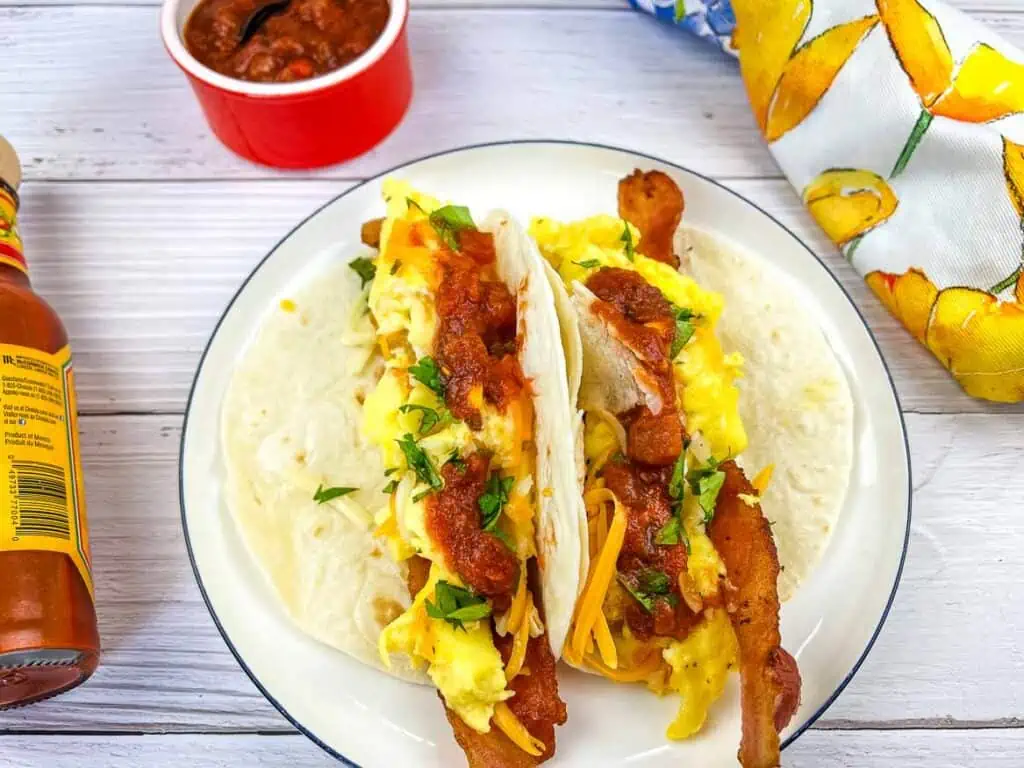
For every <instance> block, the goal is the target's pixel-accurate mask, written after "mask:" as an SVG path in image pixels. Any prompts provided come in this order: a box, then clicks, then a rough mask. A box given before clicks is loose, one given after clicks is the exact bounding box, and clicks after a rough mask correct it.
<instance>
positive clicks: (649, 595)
mask: <svg viewBox="0 0 1024 768" xmlns="http://www.w3.org/2000/svg"><path fill="white" fill-rule="evenodd" d="M618 579H619V583H620V584H622V586H623V587H625V589H626V591H627V592H629V594H631V595H632V596H633V598H634V599H635V600H636V601H637V602H638V603H640V605H641V606H643V609H644V610H645V611H647V613H654V604H655V603H656V602H657V601H658V600H666V601H668V603H669V605H672V606H675V605H676V604H677V603H678V601H679V598H678V597H676V596H675V595H674V594H672V581H671V579H669V577H668V574H666V573H665V572H664V571H659V570H657V569H654V568H645V569H644V570H642V571H640V572H639V573H637V574H636V575H632V576H628V577H627V576H623V575H622V574H621V573H620V574H619V575H618Z"/></svg>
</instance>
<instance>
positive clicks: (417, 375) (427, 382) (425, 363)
mask: <svg viewBox="0 0 1024 768" xmlns="http://www.w3.org/2000/svg"><path fill="white" fill-rule="evenodd" d="M409 374H410V375H411V376H412V377H413V378H414V379H416V381H418V382H420V384H422V385H423V386H425V387H426V388H427V389H429V390H430V391H432V392H433V393H434V394H435V395H437V396H438V397H440V398H441V399H442V400H443V399H444V381H443V380H442V379H441V368H440V367H439V366H438V364H437V363H436V362H435V361H434V358H432V357H430V356H426V357H421V358H420V359H419V360H418V361H416V363H415V364H414V365H411V366H409Z"/></svg>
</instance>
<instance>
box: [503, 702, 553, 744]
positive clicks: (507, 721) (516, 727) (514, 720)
mask: <svg viewBox="0 0 1024 768" xmlns="http://www.w3.org/2000/svg"><path fill="white" fill-rule="evenodd" d="M494 724H495V725H496V726H498V727H499V728H500V729H501V731H502V733H504V734H505V735H506V736H508V737H509V739H511V740H512V743H513V744H515V745H516V746H517V747H519V748H520V749H521V750H523V752H525V753H526V754H528V755H532V756H533V757H540V756H541V755H542V754H544V742H543V741H541V740H540V739H535V738H534V737H533V736H531V735H530V732H529V731H528V730H526V726H524V725H523V724H522V723H521V722H519V718H518V717H516V716H515V714H514V713H513V712H512V710H511V709H509V708H508V704H506V703H505V702H504V701H502V702H499V703H498V704H496V705H495V707H494Z"/></svg>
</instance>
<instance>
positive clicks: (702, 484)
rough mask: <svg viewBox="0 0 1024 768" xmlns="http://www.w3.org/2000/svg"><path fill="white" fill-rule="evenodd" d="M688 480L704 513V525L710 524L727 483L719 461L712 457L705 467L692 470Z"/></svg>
mask: <svg viewBox="0 0 1024 768" xmlns="http://www.w3.org/2000/svg"><path fill="white" fill-rule="evenodd" d="M686 479H687V481H688V482H689V484H690V490H692V491H693V493H694V494H695V495H696V496H697V502H698V503H699V504H700V508H701V510H703V512H704V523H705V524H707V523H710V522H711V521H712V520H713V519H714V517H715V504H716V502H717V501H718V492H719V491H720V490H722V483H724V482H725V472H723V471H722V470H720V469H719V468H718V461H717V460H716V459H715V457H714V456H712V457H711V458H709V459H708V460H707V463H706V464H705V465H704V466H702V467H695V468H694V469H692V470H690V472H689V473H688V474H687V476H686Z"/></svg>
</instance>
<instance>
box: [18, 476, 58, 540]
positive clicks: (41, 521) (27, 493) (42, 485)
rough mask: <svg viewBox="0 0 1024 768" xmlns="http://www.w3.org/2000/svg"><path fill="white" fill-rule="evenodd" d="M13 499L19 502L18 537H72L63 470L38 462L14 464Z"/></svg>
mask: <svg viewBox="0 0 1024 768" xmlns="http://www.w3.org/2000/svg"><path fill="white" fill-rule="evenodd" d="M11 469H12V470H13V472H14V483H15V485H14V488H15V491H14V498H15V499H17V501H18V523H17V525H16V526H15V528H14V530H15V533H16V535H18V536H49V537H50V538H54V539H65V540H67V539H70V538H71V518H70V516H69V514H68V488H67V484H66V483H65V482H64V468H63V467H58V466H56V465H54V464H43V463H41V462H38V461H15V462H14V463H12V464H11Z"/></svg>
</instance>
